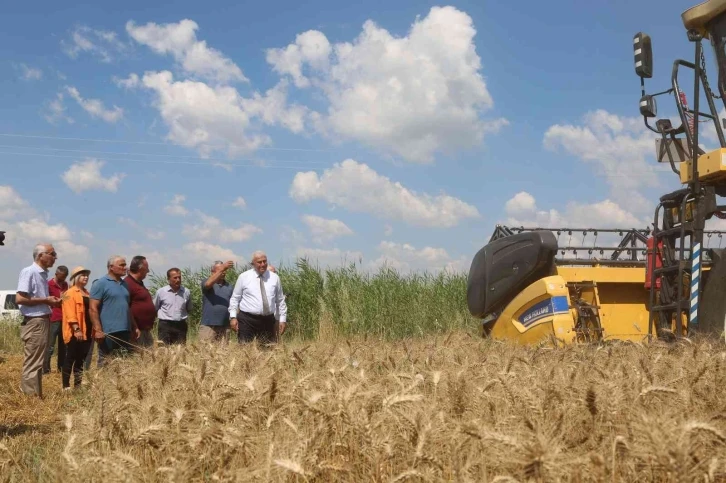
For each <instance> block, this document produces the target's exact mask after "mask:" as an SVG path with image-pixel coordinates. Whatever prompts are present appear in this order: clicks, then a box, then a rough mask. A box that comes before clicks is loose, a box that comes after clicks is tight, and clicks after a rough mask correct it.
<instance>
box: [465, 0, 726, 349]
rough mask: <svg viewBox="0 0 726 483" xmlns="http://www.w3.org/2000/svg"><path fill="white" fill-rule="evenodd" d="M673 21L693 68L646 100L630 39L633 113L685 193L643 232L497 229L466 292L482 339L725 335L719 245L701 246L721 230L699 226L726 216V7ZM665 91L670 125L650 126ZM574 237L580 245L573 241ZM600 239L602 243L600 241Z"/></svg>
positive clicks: (725, 0) (646, 51) (674, 196)
mask: <svg viewBox="0 0 726 483" xmlns="http://www.w3.org/2000/svg"><path fill="white" fill-rule="evenodd" d="M682 21H683V24H684V27H685V30H686V34H687V38H688V40H689V41H690V42H692V43H693V44H694V50H695V54H694V58H693V61H692V62H690V61H688V60H683V59H677V60H675V61H674V63H673V69H672V71H671V82H670V87H669V88H668V89H666V90H663V91H660V92H656V93H654V94H648V93H646V89H645V79H649V78H651V77H652V76H653V54H652V44H651V38H650V37H649V36H648V35H647V34H645V33H642V32H641V33H638V34H636V35H635V36H634V38H633V49H634V62H635V72H636V74H637V75H638V76H639V77H640V85H641V97H640V103H639V104H640V113H641V115H642V116H643V120H644V123H645V125H646V126H647V128H648V129H650V130H651V131H653V132H654V133H656V136H655V138H656V139H655V154H656V159H657V161H658V162H660V163H667V164H668V165H669V166H670V169H671V170H672V171H673V173H675V174H676V175H677V176H678V178H679V181H680V184H681V185H682V187H681V188H680V189H677V190H675V191H673V192H670V193H667V194H664V195H663V196H661V197H660V200H659V201H658V203H657V204H656V207H655V212H654V218H653V224H652V227H649V228H646V229H643V230H639V229H635V228H627V229H625V228H610V229H594V228H585V229H583V228H551V227H543V228H539V227H530V228H525V227H508V226H501V225H498V226H497V227H496V229H495V231H494V233H493V235H492V237H491V239H490V240H489V243H488V244H487V245H486V246H484V247H483V248H482V249H481V250H480V251H479V252H478V253H477V254H476V256H475V257H474V259H473V261H472V264H471V268H470V271H469V278H468V286H467V303H468V307H469V311H470V313H471V314H472V315H474V316H475V317H479V318H481V319H482V320H483V329H484V334H485V335H487V336H490V337H493V338H499V339H508V340H513V341H516V342H518V343H522V344H532V343H539V342H542V341H544V340H551V339H552V338H554V339H555V340H557V341H559V342H560V343H563V344H570V343H574V342H580V341H581V342H592V341H604V340H613V339H620V340H634V341H644V340H652V339H656V338H659V339H667V340H673V339H677V338H681V337H687V336H690V335H693V334H695V333H703V334H711V335H720V334H723V332H724V330H725V329H726V326H725V324H726V296H725V294H726V256H725V255H724V249H721V248H719V249H715V248H710V247H709V248H706V247H705V246H704V238H706V239H711V238H713V237H717V238H719V239H721V238H722V237H723V234H724V233H726V232H722V231H719V230H706V229H705V227H706V222H707V220H710V219H712V218H714V217H715V218H721V219H725V218H726V206H725V205H719V204H718V202H717V197H722V196H725V195H726V139H725V138H724V128H725V126H726V120H724V121H722V120H721V119H720V118H719V111H718V108H717V106H716V99H718V100H720V101H721V102H723V103H724V106H723V108H726V101H725V99H726V95H724V94H725V93H726V0H708V1H706V2H704V3H701V4H699V5H697V6H695V7H692V8H690V9H688V10H686V11H685V12H684V13H683V14H682ZM704 40H709V41H710V43H711V45H712V47H713V50H714V54H715V58H716V62H717V64H718V91H719V95H717V94H715V93H714V92H713V91H712V90H711V87H710V84H709V78H708V75H707V69H706V61H705V55H704V52H703V41H704ZM683 71H693V84H692V87H693V91H690V92H691V99H692V106H689V104H688V96H689V95H688V94H687V91H686V90H684V89H683V88H682V87H681V85H680V84H679V79H680V75H681V74H682V72H683ZM667 95H671V96H673V99H674V101H675V106H676V110H677V113H678V118H677V120H676V121H675V124H676V125H674V121H673V120H671V119H670V118H662V119H657V115H658V113H657V103H656V98H657V97H659V96H667ZM702 101H705V103H703V106H705V108H703V107H702ZM703 111H705V112H703ZM654 119H655V122H651V121H652V120H654ZM701 124H704V127H707V129H712V131H711V132H715V138H717V139H718V141H719V143H720V146H719V148H717V149H715V150H710V151H705V150H704V148H703V147H702V146H701V144H700V143H699V134H702V132H699V131H702V126H701ZM701 137H702V136H701ZM573 234H575V235H578V236H580V235H581V236H582V237H583V242H582V243H580V244H577V243H575V244H574V245H573V244H572V237H573ZM588 236H590V237H591V238H592V239H593V242H591V244H586V243H585V239H586V238H587V237H588ZM598 236H601V237H603V238H601V240H602V239H605V240H608V242H606V243H598V241H597V240H598ZM565 237H567V241H565V240H564V239H563V238H565Z"/></svg>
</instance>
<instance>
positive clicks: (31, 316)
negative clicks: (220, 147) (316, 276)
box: [16, 243, 287, 397]
mask: <svg viewBox="0 0 726 483" xmlns="http://www.w3.org/2000/svg"><path fill="white" fill-rule="evenodd" d="M57 258H58V254H57V253H56V251H55V249H54V248H53V245H50V244H42V243H41V244H38V245H37V246H36V247H35V248H34V250H33V264H31V265H30V266H28V267H26V268H24V269H23V270H21V272H20V275H19V278H18V289H17V295H16V300H17V303H18V306H19V308H20V312H21V315H22V321H21V339H22V341H23V344H24V361H23V371H22V376H21V384H20V389H21V391H22V392H23V393H25V394H34V395H37V396H40V397H42V378H43V375H44V374H47V373H49V372H50V361H51V356H52V353H53V352H54V348H55V346H56V341H57V347H58V370H59V371H60V372H61V374H62V384H63V389H64V390H70V388H71V386H70V379H71V374H73V376H74V386H76V387H77V386H78V385H80V384H81V383H82V377H83V371H84V369H88V368H89V367H90V364H91V359H92V353H93V342H94V341H95V342H96V346H97V348H98V366H102V365H103V364H104V362H105V361H106V360H107V359H108V358H110V357H116V356H120V355H125V354H128V353H133V352H141V351H144V350H149V349H150V348H151V347H153V346H154V345H155V344H156V342H155V340H154V335H153V329H154V325H155V322H156V320H158V339H159V341H161V342H162V343H163V344H165V345H171V344H185V343H186V341H187V333H188V328H189V322H190V321H189V320H188V319H189V313H190V312H191V311H192V308H193V301H192V297H191V292H190V290H189V289H188V288H186V287H184V286H183V284H182V273H181V270H179V269H178V268H170V269H169V270H167V273H166V276H167V282H168V283H167V285H165V286H163V287H161V288H159V289H158V290H157V291H156V293H155V294H154V296H152V295H151V293H150V291H149V290H148V288H147V287H146V285H145V284H144V279H145V278H146V276H147V275H148V273H149V272H150V269H149V264H148V261H147V259H146V257H144V256H141V255H137V256H135V257H133V258H132V259H131V262H130V264H129V265H128V267H127V265H126V259H125V258H124V257H121V256H112V257H110V258H109V259H108V262H107V266H106V268H107V273H106V274H105V275H104V276H102V277H100V278H98V279H96V280H94V282H93V284H92V285H91V288H90V291H89V290H88V288H87V286H88V282H89V279H90V275H91V271H90V270H89V269H87V268H85V267H83V266H78V267H75V268H74V269H73V270H71V271H70V273H69V270H68V268H67V267H65V266H63V265H61V266H59V267H58V268H57V269H56V273H55V277H53V278H52V279H50V280H48V269H49V268H51V267H52V266H53V265H54V264H55V261H56V259H57ZM232 267H234V262H232V261H227V262H222V261H215V262H214V263H213V265H212V267H211V273H210V276H209V277H208V278H207V279H206V280H205V281H203V282H202V283H201V287H200V288H201V292H202V314H201V320H200V327H199V336H198V337H199V339H200V340H202V341H224V342H227V341H229V340H230V335H231V332H236V333H237V340H238V342H239V343H244V342H251V341H253V340H255V339H257V340H259V341H260V342H263V343H272V342H276V341H277V340H278V337H279V336H280V335H282V334H283V333H284V332H285V327H286V325H287V305H286V303H285V295H284V292H283V290H282V284H281V282H280V278H279V277H278V276H277V274H276V273H275V269H274V267H272V266H271V265H268V262H267V255H266V254H265V253H264V252H261V251H257V252H255V253H253V255H252V268H250V269H249V270H247V271H245V272H242V273H241V274H240V275H239V276H238V277H237V280H236V282H235V283H234V285H231V284H230V283H229V282H228V281H227V280H226V275H227V273H228V270H229V269H230V268H232ZM69 275H70V277H68V276H69ZM66 278H68V282H66Z"/></svg>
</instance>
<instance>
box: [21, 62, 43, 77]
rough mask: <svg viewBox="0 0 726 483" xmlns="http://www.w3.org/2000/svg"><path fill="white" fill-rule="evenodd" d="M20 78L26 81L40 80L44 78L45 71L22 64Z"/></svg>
mask: <svg viewBox="0 0 726 483" xmlns="http://www.w3.org/2000/svg"><path fill="white" fill-rule="evenodd" d="M20 70H21V76H20V78H21V79H23V80H26V81H34V80H40V79H42V78H43V71H42V70H40V69H38V68H37V67H29V66H27V65H26V64H20Z"/></svg>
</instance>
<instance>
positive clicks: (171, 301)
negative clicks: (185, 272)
mask: <svg viewBox="0 0 726 483" xmlns="http://www.w3.org/2000/svg"><path fill="white" fill-rule="evenodd" d="M166 280H167V281H168V282H169V283H168V284H167V285H164V286H163V287H161V288H160V289H159V290H157V291H156V294H155V295H154V305H155V306H156V310H157V313H156V316H157V317H158V318H159V340H161V341H162V342H163V343H164V344H166V345H170V344H186V343H187V332H188V330H189V325H188V324H187V318H188V317H189V312H191V311H192V294H191V293H190V292H189V290H188V289H187V288H185V287H182V274H181V270H179V269H178V268H170V269H169V270H167V271H166Z"/></svg>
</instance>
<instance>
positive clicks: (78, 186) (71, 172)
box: [61, 159, 126, 193]
mask: <svg viewBox="0 0 726 483" xmlns="http://www.w3.org/2000/svg"><path fill="white" fill-rule="evenodd" d="M104 164H105V162H104V161H100V160H98V159H87V160H85V161H79V162H77V163H74V164H72V165H71V167H70V168H68V170H67V171H66V172H64V173H63V175H62V176H61V179H62V180H63V182H64V183H65V184H66V186H68V187H69V188H70V189H71V190H72V191H73V192H74V193H81V192H83V191H91V190H98V191H110V192H112V193H115V192H116V191H118V187H119V184H121V180H123V179H124V178H125V177H126V175H125V174H124V173H114V174H113V175H112V176H110V177H104V176H103V174H101V168H102V167H103V166H104Z"/></svg>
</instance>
